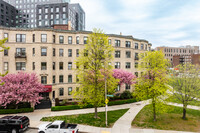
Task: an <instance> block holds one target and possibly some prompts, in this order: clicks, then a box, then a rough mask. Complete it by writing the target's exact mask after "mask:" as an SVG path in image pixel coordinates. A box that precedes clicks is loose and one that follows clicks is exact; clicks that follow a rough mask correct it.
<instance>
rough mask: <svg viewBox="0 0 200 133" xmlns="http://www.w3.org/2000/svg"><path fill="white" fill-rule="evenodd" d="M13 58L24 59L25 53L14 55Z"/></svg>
mask: <svg viewBox="0 0 200 133" xmlns="http://www.w3.org/2000/svg"><path fill="white" fill-rule="evenodd" d="M15 58H26V53H25V52H18V53H15Z"/></svg>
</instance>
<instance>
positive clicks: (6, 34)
mask: <svg viewBox="0 0 200 133" xmlns="http://www.w3.org/2000/svg"><path fill="white" fill-rule="evenodd" d="M4 38H7V40H6V42H8V33H4Z"/></svg>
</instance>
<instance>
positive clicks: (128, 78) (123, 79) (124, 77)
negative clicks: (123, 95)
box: [113, 69, 137, 85]
mask: <svg viewBox="0 0 200 133" xmlns="http://www.w3.org/2000/svg"><path fill="white" fill-rule="evenodd" d="M113 77H114V78H116V79H119V85H122V84H128V85H132V84H134V83H135V79H136V78H137V77H136V76H135V75H133V74H132V73H131V72H127V71H124V70H121V69H114V70H113Z"/></svg>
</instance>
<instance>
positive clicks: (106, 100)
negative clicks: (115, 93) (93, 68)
mask: <svg viewBox="0 0 200 133" xmlns="http://www.w3.org/2000/svg"><path fill="white" fill-rule="evenodd" d="M106 86H107V82H106V73H105V104H106V107H105V113H106V127H107V126H108V120H107V118H108V116H107V109H108V99H107V87H106Z"/></svg>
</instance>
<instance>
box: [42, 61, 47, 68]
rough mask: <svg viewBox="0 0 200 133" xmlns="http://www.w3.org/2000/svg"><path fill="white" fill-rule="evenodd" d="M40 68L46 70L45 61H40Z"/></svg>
mask: <svg viewBox="0 0 200 133" xmlns="http://www.w3.org/2000/svg"><path fill="white" fill-rule="evenodd" d="M41 70H47V63H46V62H41Z"/></svg>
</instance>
